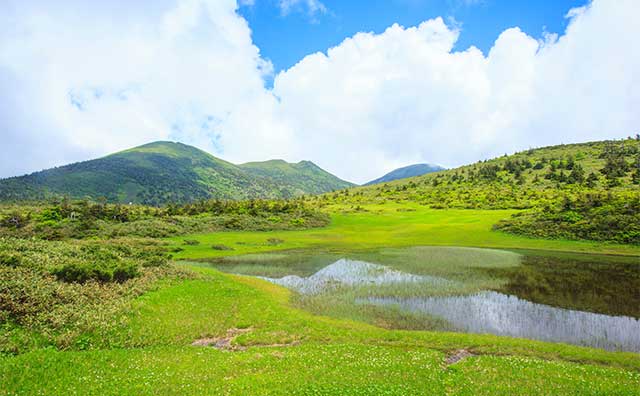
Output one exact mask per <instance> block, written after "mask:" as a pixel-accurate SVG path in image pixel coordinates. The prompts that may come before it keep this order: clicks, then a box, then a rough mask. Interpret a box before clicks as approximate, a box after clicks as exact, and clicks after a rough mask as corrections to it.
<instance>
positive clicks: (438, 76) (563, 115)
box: [274, 1, 640, 181]
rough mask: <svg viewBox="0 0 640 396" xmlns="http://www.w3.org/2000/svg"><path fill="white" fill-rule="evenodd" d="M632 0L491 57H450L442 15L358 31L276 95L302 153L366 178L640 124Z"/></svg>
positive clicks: (580, 13)
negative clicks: (301, 135) (303, 142)
mask: <svg viewBox="0 0 640 396" xmlns="http://www.w3.org/2000/svg"><path fill="white" fill-rule="evenodd" d="M636 9H637V4H636V3H635V2H634V1H617V2H607V1H596V2H593V3H592V4H591V5H589V6H588V7H583V8H580V9H576V10H573V11H570V12H569V14H568V18H570V24H569V26H568V29H567V31H566V33H565V34H564V35H562V36H560V37H559V38H555V37H554V36H552V35H547V37H546V40H537V39H534V38H532V37H530V36H528V35H526V34H525V33H523V32H522V31H520V29H518V28H512V29H508V30H506V31H504V32H503V33H502V34H501V35H500V36H499V37H498V38H497V40H496V42H495V44H494V46H493V48H492V49H491V50H490V52H489V53H488V54H487V55H486V56H485V55H484V54H483V53H482V52H481V51H479V50H478V49H476V48H473V47H471V48H469V49H467V50H466V51H461V52H452V47H453V44H454V43H455V41H456V40H457V37H458V34H459V32H458V31H457V30H456V29H455V28H450V27H448V26H447V25H445V23H444V22H443V21H442V19H440V18H438V19H434V20H430V21H427V22H424V23H422V24H421V25H419V26H417V27H410V28H403V27H401V26H398V25H394V26H391V27H390V28H388V29H387V30H386V31H385V32H383V33H381V34H378V35H375V34H370V33H360V34H357V35H355V36H354V37H352V38H349V39H347V40H345V41H344V42H343V43H342V44H340V45H339V46H337V47H335V48H332V49H330V50H329V51H328V52H327V53H326V54H324V53H317V54H313V55H310V56H307V57H306V58H304V59H303V60H301V61H300V62H299V63H298V64H297V65H295V66H294V67H292V68H291V69H289V70H287V71H284V72H282V73H280V74H279V75H278V76H277V77H276V79H275V82H274V93H275V94H276V95H277V96H278V97H279V98H280V99H281V107H282V111H283V112H284V113H285V114H286V115H287V122H289V123H290V124H291V125H292V128H293V129H294V130H297V131H298V130H304V131H305V134H306V136H307V139H308V140H307V141H308V142H310V143H311V144H309V145H308V146H306V147H305V148H303V149H306V148H309V149H308V150H306V151H305V153H304V155H305V156H311V155H312V154H313V153H314V152H321V153H324V154H323V159H324V160H325V161H326V164H328V167H329V168H330V169H331V170H334V171H337V172H340V174H342V175H343V176H346V177H347V178H351V179H353V180H358V181H363V180H366V179H368V178H370V177H373V176H375V175H378V174H381V173H383V172H384V171H385V170H389V169H391V168H393V167H395V166H397V165H402V164H407V163H411V162H417V161H429V162H435V163H439V164H443V165H447V166H455V165H461V164H464V163H468V162H473V161H476V160H478V159H482V158H488V157H492V156H496V155H501V154H503V153H505V152H512V151H514V150H517V149H525V148H527V147H529V146H540V145H547V144H556V143H562V142H565V143H566V142H574V141H585V140H590V139H603V138H614V137H621V136H626V135H628V134H631V133H634V131H636V130H637V129H638V128H639V124H640V112H638V111H637V110H636V109H637V108H638V106H639V105H640V96H639V92H640V91H639V90H638V88H640V81H639V77H638V73H637V72H635V71H634V70H638V68H639V67H640V50H639V49H638V47H637V46H633V45H629V44H628V41H627V40H625V38H630V37H637V36H639V35H640V28H639V27H638V25H637V24H635V23H634V21H633V18H634V15H635V13H634V12H633V11H634V10H636Z"/></svg>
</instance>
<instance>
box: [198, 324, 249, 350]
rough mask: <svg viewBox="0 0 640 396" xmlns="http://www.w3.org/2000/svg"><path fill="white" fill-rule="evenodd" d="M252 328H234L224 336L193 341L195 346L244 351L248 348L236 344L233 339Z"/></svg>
mask: <svg viewBox="0 0 640 396" xmlns="http://www.w3.org/2000/svg"><path fill="white" fill-rule="evenodd" d="M250 331H251V328H247V329H237V328H232V329H229V330H227V334H226V335H224V336H222V337H214V338H200V339H198V340H195V341H194V342H192V343H191V345H193V346H200V347H212V348H216V349H219V350H221V351H242V350H244V349H246V348H245V347H243V346H239V345H235V344H234V343H233V341H235V339H236V338H237V337H238V336H239V335H241V334H245V333H249V332H250Z"/></svg>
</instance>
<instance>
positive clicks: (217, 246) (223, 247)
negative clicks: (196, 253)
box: [211, 244, 234, 250]
mask: <svg viewBox="0 0 640 396" xmlns="http://www.w3.org/2000/svg"><path fill="white" fill-rule="evenodd" d="M211 249H213V250H234V249H233V248H232V247H229V246H227V245H222V244H219V245H212V246H211Z"/></svg>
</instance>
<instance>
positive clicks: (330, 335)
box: [0, 269, 640, 395]
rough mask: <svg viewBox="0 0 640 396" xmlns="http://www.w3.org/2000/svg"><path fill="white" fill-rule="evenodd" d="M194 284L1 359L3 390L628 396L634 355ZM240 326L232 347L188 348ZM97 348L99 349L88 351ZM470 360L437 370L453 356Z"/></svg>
mask: <svg viewBox="0 0 640 396" xmlns="http://www.w3.org/2000/svg"><path fill="white" fill-rule="evenodd" d="M196 271H198V272H199V274H200V278H199V279H195V280H187V281H183V282H181V283H178V284H173V285H165V286H164V287H162V288H160V289H159V290H157V291H155V292H151V293H148V294H147V295H145V296H144V297H142V298H140V299H139V300H138V301H137V302H136V304H135V307H134V309H133V311H132V312H131V313H129V314H128V315H126V317H124V318H123V319H122V326H121V328H120V329H119V330H117V331H114V332H113V333H112V334H110V335H109V336H108V337H104V336H103V337H101V338H100V339H96V340H95V341H96V344H95V346H94V347H93V348H92V349H90V350H88V351H55V350H36V351H33V352H29V353H26V354H22V355H18V356H16V357H5V358H2V359H0V383H2V387H1V388H0V394H3V395H18V394H20V395H28V394H38V395H61V394H65V395H72V394H78V395H122V394H136V395H151V394H154V395H172V394H183V395H218V394H230V395H247V394H256V395H265V394H281V395H290V394H300V395H318V394H325V395H380V394H388V395H414V394H415V395H423V394H429V395H445V394H463V395H483V394H486V395H494V394H505V395H506V394H509V395H537V394H539V395H546V394H576V395H578V394H579V395H585V394H586V395H604V394H607V395H610V394H616V395H634V394H638V392H640V356H638V355H637V354H632V353H611V352H605V351H600V350H592V349H588V348H580V347H573V346H567V345H560V344H548V343H540V342H532V341H526V340H518V339H509V338H500V337H494V336H479V335H468V334H456V333H432V332H410V331H387V330H383V329H379V328H376V327H373V326H369V325H365V324H362V323H357V322H350V321H342V320H335V319H330V318H325V317H318V316H313V315H311V314H309V313H306V312H304V311H300V310H296V309H293V308H291V307H290V306H289V305H288V302H287V301H288V299H289V297H290V295H289V292H288V291H286V290H284V289H282V288H279V287H277V286H274V285H271V284H268V283H266V282H263V281H260V280H257V279H250V278H243V277H237V276H233V275H226V274H222V273H219V272H217V271H215V270H210V269H196ZM229 329H244V331H243V332H242V334H240V335H238V336H237V338H235V339H234V340H233V342H232V343H233V345H234V346H235V349H237V350H233V351H219V350H216V349H214V348H211V347H196V346H191V345H190V344H191V343H192V342H193V341H194V340H196V339H200V338H206V337H220V336H224V335H225V334H228V333H227V332H228V330H229ZM100 343H103V345H99V344H100ZM459 349H465V350H467V351H469V352H470V353H472V354H473V356H471V357H468V358H466V359H463V360H461V361H459V362H457V363H454V364H447V363H446V357H447V355H448V354H450V353H451V352H452V351H456V350H459Z"/></svg>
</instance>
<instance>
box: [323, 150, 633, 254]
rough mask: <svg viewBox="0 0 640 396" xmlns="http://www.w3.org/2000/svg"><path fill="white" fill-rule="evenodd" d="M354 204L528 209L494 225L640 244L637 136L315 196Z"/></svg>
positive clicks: (533, 233)
mask: <svg viewBox="0 0 640 396" xmlns="http://www.w3.org/2000/svg"><path fill="white" fill-rule="evenodd" d="M312 199H319V200H324V201H327V200H329V199H331V200H332V201H333V202H334V203H339V204H345V205H348V206H350V207H354V208H359V207H360V205H365V204H384V203H387V202H395V203H403V202H406V203H418V204H420V205H424V206H427V207H430V208H433V209H448V208H455V209H526V210H525V211H519V212H517V213H515V214H514V216H513V217H512V218H511V219H505V220H504V221H502V222H500V223H498V224H496V225H495V228H496V229H499V230H502V231H506V232H510V233H516V234H522V235H527V236H533V237H544V238H554V239H586V240H599V241H612V242H617V243H631V244H640V138H637V139H631V138H629V139H625V140H615V141H602V142H590V143H581V144H568V145H559V146H551V147H543V148H538V149H530V150H526V151H523V152H519V153H515V154H513V155H509V156H507V155H505V156H503V157H499V158H494V159H491V160H487V161H479V162H477V163H475V164H471V165H466V166H462V167H459V168H456V169H450V170H446V171H442V172H438V173H432V174H426V175H423V176H418V177H412V178H408V179H402V180H396V181H393V182H389V183H385V184H376V185H371V186H364V187H357V188H353V189H348V190H345V191H343V192H340V193H334V194H331V195H325V196H323V197H319V198H312Z"/></svg>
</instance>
